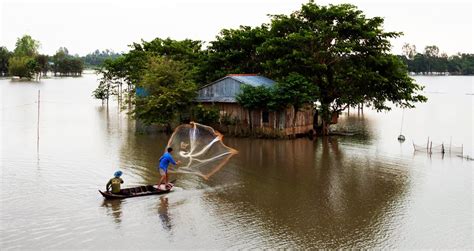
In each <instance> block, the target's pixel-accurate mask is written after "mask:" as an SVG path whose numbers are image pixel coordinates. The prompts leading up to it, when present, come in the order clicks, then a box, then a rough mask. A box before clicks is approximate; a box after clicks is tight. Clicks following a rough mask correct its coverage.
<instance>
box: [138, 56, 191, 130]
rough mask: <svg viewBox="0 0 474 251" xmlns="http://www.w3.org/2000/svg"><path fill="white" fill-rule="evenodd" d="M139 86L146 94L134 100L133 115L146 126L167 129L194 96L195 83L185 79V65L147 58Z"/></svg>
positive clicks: (186, 74) (187, 77)
mask: <svg viewBox="0 0 474 251" xmlns="http://www.w3.org/2000/svg"><path fill="white" fill-rule="evenodd" d="M140 86H141V87H143V88H145V90H147V92H148V94H149V95H148V96H146V97H137V98H136V102H135V108H134V111H133V113H134V115H135V117H136V118H138V119H140V120H141V121H143V122H144V123H146V124H151V123H158V124H163V125H168V126H169V125H170V124H171V123H172V122H174V121H176V120H177V119H178V113H180V112H184V111H186V110H187V109H188V108H189V106H190V104H191V102H192V101H193V99H194V97H195V96H196V84H195V83H194V82H192V79H191V78H190V77H189V74H188V71H187V66H186V64H185V63H182V62H180V61H174V60H171V59H168V58H163V57H158V56H155V57H150V59H149V62H148V65H147V70H146V71H145V72H144V76H143V79H142V81H141V82H140Z"/></svg>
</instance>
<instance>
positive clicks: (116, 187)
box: [106, 171, 123, 194]
mask: <svg viewBox="0 0 474 251" xmlns="http://www.w3.org/2000/svg"><path fill="white" fill-rule="evenodd" d="M120 176H122V171H117V172H115V173H114V177H113V178H112V179H110V180H109V182H108V183H107V185H106V189H107V192H108V191H109V190H110V188H112V193H117V194H118V193H120V184H123V180H122V179H121V178H120Z"/></svg>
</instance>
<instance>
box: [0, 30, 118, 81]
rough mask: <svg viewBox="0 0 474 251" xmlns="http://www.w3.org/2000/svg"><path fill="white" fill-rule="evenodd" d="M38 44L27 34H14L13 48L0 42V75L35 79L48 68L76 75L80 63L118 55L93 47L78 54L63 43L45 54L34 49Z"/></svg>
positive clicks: (94, 64) (94, 65) (99, 62)
mask: <svg viewBox="0 0 474 251" xmlns="http://www.w3.org/2000/svg"><path fill="white" fill-rule="evenodd" d="M39 46H40V43H39V41H37V40H34V39H33V38H32V37H31V36H29V35H25V36H23V37H21V38H18V40H17V42H16V44H15V49H14V50H13V51H9V50H8V49H7V48H6V47H5V46H0V76H2V77H6V76H11V77H20V78H24V79H33V78H35V79H39V78H41V77H43V76H46V75H47V73H48V72H52V73H53V74H54V76H58V75H59V76H80V75H81V74H82V71H83V70H84V67H88V68H97V67H99V66H100V65H102V63H103V62H104V61H105V60H106V59H115V58H117V57H118V56H120V54H119V53H115V52H113V51H111V50H105V51H99V50H96V51H94V52H93V53H90V54H88V55H86V56H84V57H79V55H77V54H76V55H71V54H69V51H68V49H67V48H66V47H60V48H59V49H58V51H57V52H56V53H55V54H54V55H52V56H49V55H44V54H40V53H38V48H39Z"/></svg>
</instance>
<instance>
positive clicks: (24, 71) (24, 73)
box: [8, 56, 36, 79]
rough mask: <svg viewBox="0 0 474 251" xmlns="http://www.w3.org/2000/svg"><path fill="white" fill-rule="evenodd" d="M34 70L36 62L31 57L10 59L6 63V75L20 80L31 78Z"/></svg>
mask: <svg viewBox="0 0 474 251" xmlns="http://www.w3.org/2000/svg"><path fill="white" fill-rule="evenodd" d="M35 68H36V61H35V60H34V59H33V58H31V57H26V56H24V57H18V56H14V57H11V58H10V59H9V61H8V71H9V72H8V73H9V75H10V76H18V77H20V78H27V79H31V78H33V75H34V73H35Z"/></svg>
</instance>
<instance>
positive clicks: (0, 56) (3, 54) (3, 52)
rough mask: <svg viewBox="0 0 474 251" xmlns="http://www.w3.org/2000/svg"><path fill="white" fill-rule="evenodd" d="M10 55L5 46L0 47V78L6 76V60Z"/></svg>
mask: <svg viewBox="0 0 474 251" xmlns="http://www.w3.org/2000/svg"><path fill="white" fill-rule="evenodd" d="M11 56H12V53H11V52H10V51H8V49H7V48H6V47H5V46H1V47H0V76H6V75H8V60H10V57H11Z"/></svg>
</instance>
